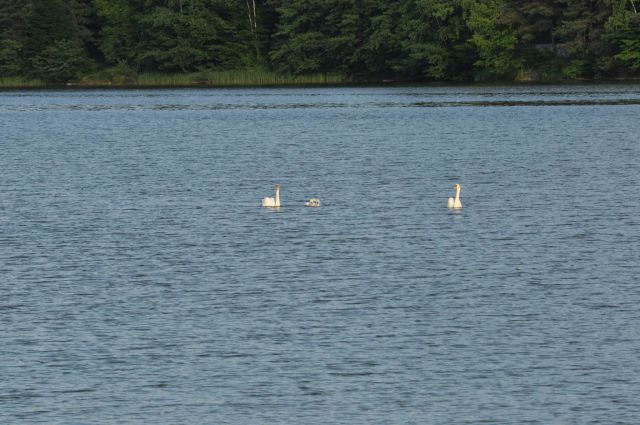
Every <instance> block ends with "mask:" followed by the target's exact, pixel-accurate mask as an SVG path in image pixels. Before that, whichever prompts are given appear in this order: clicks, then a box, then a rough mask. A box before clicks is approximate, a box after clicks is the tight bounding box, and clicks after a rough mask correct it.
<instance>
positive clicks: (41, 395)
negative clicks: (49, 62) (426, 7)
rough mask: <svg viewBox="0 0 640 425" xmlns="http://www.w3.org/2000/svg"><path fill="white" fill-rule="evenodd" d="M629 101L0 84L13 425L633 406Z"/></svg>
mask: <svg viewBox="0 0 640 425" xmlns="http://www.w3.org/2000/svg"><path fill="white" fill-rule="evenodd" d="M639 117H640V85H637V84H636V85H634V84H624V85H621V84H620V85H617V84H611V85H606V84H604V85H567V86H561V85H550V86H458V87H429V86H417V87H412V86H411V87H392V86H389V87H359V88H358V87H356V88H353V87H335V88H263V89H181V90H86V91H85V90H59V91H56V90H51V91H5V92H0V143H1V149H0V290H1V293H2V296H1V297H0V325H1V326H2V333H1V334H0V376H1V379H0V407H1V408H0V422H2V423H42V424H86V423H96V424H120V423H162V424H178V423H179V424H194V425H195V424H205V423H209V424H243V425H244V424H327V423H339V424H365V423H366V424H443V425H444V424H477V423H489V424H525V423H526V424H551V423H563V424H569V423H575V424H613V423H619V424H637V423H638V421H639V420H640V403H639V402H638V400H640V360H639V358H638V353H639V352H640V330H639V329H640V328H639V327H638V324H639V323H640V309H639V308H638V306H639V305H640V282H639V280H640V279H639V278H640V196H638V194H639V193H640V192H639V191H638V185H639V184H640V143H639V136H640V119H639ZM276 183H280V184H281V186H282V193H281V196H282V207H281V208H280V209H277V210H274V209H266V208H261V207H260V201H261V199H262V198H263V197H265V196H273V195H274V185H275V184H276ZM456 183H460V184H461V186H462V193H461V199H462V203H463V206H464V208H463V209H462V210H460V211H449V210H448V209H447V198H448V197H449V196H452V195H453V192H454V189H453V185H454V184H456ZM312 197H317V198H320V200H321V202H322V206H321V207H320V208H306V207H304V202H305V200H306V199H308V198H312Z"/></svg>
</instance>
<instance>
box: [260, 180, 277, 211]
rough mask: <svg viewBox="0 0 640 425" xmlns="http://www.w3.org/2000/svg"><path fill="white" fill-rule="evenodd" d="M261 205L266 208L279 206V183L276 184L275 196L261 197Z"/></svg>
mask: <svg viewBox="0 0 640 425" xmlns="http://www.w3.org/2000/svg"><path fill="white" fill-rule="evenodd" d="M262 206H263V207H267V208H280V185H279V184H276V197H275V198H272V197H269V196H267V197H266V198H263V199H262Z"/></svg>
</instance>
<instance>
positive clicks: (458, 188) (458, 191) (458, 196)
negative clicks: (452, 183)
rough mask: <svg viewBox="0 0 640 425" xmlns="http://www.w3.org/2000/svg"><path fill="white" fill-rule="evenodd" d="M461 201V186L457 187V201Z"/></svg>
mask: <svg viewBox="0 0 640 425" xmlns="http://www.w3.org/2000/svg"><path fill="white" fill-rule="evenodd" d="M459 200H460V186H458V187H456V201H459Z"/></svg>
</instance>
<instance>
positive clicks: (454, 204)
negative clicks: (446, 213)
mask: <svg viewBox="0 0 640 425" xmlns="http://www.w3.org/2000/svg"><path fill="white" fill-rule="evenodd" d="M453 188H454V189H455V190H456V197H455V199H454V198H451V197H450V198H449V200H448V201H447V207H448V208H452V209H456V210H457V209H460V208H462V202H460V185H459V184H458V183H456V184H454V185H453Z"/></svg>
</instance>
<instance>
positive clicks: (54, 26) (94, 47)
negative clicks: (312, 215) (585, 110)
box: [0, 0, 640, 87]
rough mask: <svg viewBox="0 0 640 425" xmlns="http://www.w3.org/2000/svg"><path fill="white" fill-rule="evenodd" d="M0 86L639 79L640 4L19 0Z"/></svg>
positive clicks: (6, 37)
mask: <svg viewBox="0 0 640 425" xmlns="http://www.w3.org/2000/svg"><path fill="white" fill-rule="evenodd" d="M0 36H1V38H0V86H2V87H25V86H33V87H38V86H43V85H50V84H78V85H86V86H102V85H120V86H127V85H135V86H189V85H212V86H241V85H283V84H335V83H340V82H380V81H400V82H428V81H452V82H468V81H496V80H501V81H556V80H568V79H618V78H620V79H625V78H635V77H638V76H639V75H640V1H639V0H12V1H3V2H1V3H0Z"/></svg>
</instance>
